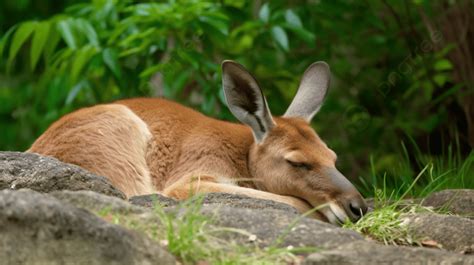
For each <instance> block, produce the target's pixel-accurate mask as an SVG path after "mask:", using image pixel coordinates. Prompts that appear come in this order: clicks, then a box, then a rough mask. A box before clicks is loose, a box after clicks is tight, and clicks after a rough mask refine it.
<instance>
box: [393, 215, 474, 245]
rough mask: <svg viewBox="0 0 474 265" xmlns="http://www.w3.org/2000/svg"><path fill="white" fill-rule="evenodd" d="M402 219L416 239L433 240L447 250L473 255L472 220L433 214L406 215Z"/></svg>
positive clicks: (473, 234) (473, 226) (473, 229)
mask: <svg viewBox="0 0 474 265" xmlns="http://www.w3.org/2000/svg"><path fill="white" fill-rule="evenodd" d="M402 218H404V224H406V225H407V226H408V227H409V231H410V232H411V233H412V234H413V235H414V236H415V237H416V238H419V239H422V240H434V241H435V242H437V243H439V244H440V245H441V246H442V248H444V249H447V250H452V251H456V252H461V253H474V221H473V220H470V219H467V218H463V217H459V216H453V215H441V214H434V213H421V214H407V215H404V216H403V217H402Z"/></svg>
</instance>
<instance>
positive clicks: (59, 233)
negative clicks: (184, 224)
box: [0, 190, 176, 264]
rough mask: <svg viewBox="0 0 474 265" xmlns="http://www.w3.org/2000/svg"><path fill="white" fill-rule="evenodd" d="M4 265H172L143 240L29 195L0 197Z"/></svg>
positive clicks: (23, 192)
mask: <svg viewBox="0 0 474 265" xmlns="http://www.w3.org/2000/svg"><path fill="white" fill-rule="evenodd" d="M0 260H1V261H2V264H175V263H176V261H175V259H174V257H172V256H171V255H170V254H169V253H168V252H166V251H165V250H164V249H162V248H161V247H160V246H159V245H158V244H156V243H155V242H154V241H152V240H150V239H148V238H147V237H145V236H141V235H138V234H137V233H134V232H131V231H129V230H126V229H124V228H122V227H119V226H116V225H112V224H109V223H107V222H105V221H104V220H102V219H100V218H98V217H96V216H95V215H93V214H91V213H90V212H88V211H86V210H83V209H78V208H75V207H73V206H72V205H70V204H68V203H64V202H60V201H59V200H57V199H55V198H54V197H52V196H50V195H47V194H40V193H37V192H34V191H31V190H21V191H11V190H2V191H0Z"/></svg>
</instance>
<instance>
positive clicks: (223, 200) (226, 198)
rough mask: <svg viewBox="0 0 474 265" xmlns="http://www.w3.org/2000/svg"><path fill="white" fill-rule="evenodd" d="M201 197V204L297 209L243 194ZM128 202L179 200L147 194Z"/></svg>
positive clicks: (165, 203) (174, 202)
mask: <svg viewBox="0 0 474 265" xmlns="http://www.w3.org/2000/svg"><path fill="white" fill-rule="evenodd" d="M200 199H202V204H203V205H228V206H232V207H235V208H246V209H275V210H281V211H285V212H287V213H293V214H298V211H297V210H296V209H295V208H293V207H292V206H289V205H287V204H284V203H279V202H275V201H270V200H263V199H256V198H252V197H249V196H245V195H237V194H230V193H219V192H217V193H207V194H204V197H202V198H200ZM129 201H130V203H132V204H134V205H138V206H143V207H147V208H153V207H154V206H155V205H156V204H159V205H160V206H161V207H171V206H176V205H178V204H179V201H177V200H175V199H173V198H169V197H166V196H163V195H161V194H149V195H140V196H134V197H131V198H130V199H129Z"/></svg>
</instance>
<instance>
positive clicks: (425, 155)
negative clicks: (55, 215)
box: [0, 0, 474, 195]
mask: <svg viewBox="0 0 474 265" xmlns="http://www.w3.org/2000/svg"><path fill="white" fill-rule="evenodd" d="M0 35H1V36H2V38H1V41H0V58H1V60H0V102H1V104H0V122H1V130H0V150H25V149H27V148H28V147H29V145H30V144H31V143H32V142H33V141H34V139H35V138H36V137H38V136H39V135H40V134H41V133H42V132H43V131H44V130H46V128H47V127H48V126H49V125H50V124H51V123H52V122H53V121H54V120H56V119H58V118H59V117H60V116H61V115H64V114H65V113H68V112H71V111H73V110H75V109H77V108H80V107H83V106H89V105H93V104H98V103H102V102H111V101H114V100H117V99H120V98H126V97H136V96H163V97H166V98H169V99H173V100H175V101H178V102H182V103H184V104H187V105H190V106H193V107H194V108H195V109H197V110H199V111H201V112H204V113H206V114H208V115H211V116H214V117H218V118H222V119H229V120H235V119H234V118H233V117H232V115H231V114H230V112H229V111H228V110H227V108H226V107H225V102H224V100H223V94H222V90H221V81H220V62H221V61H222V60H224V59H233V60H236V61H239V62H240V63H242V64H244V65H245V66H246V67H247V68H248V69H249V70H250V71H251V72H252V73H253V74H254V75H255V76H256V77H257V79H258V80H259V82H260V84H261V86H262V87H263V89H264V93H265V95H266V96H267V98H268V101H269V105H270V108H271V109H272V112H273V114H274V115H281V114H282V113H283V112H284V111H285V109H286V107H287V106H288V105H289V103H290V101H291V99H292V97H293V95H294V94H295V92H296V88H297V86H298V83H299V79H300V77H301V75H302V73H303V72H304V70H305V68H306V67H307V66H309V65H310V64H311V63H312V62H314V61H318V60H324V61H326V62H328V63H329V65H330V66H331V70H332V74H333V78H332V84H331V90H330V93H329V96H328V98H327V101H326V103H325V105H324V107H323V108H322V110H321V112H320V113H319V114H318V115H317V116H316V118H315V119H314V122H313V123H314V124H313V125H314V127H315V129H316V130H317V131H318V133H319V134H320V136H321V137H322V138H323V139H324V140H325V141H326V142H327V143H328V145H329V146H330V147H331V148H332V149H334V150H335V151H336V152H337V153H338V155H339V161H338V164H339V165H338V166H339V167H340V168H341V170H342V171H343V172H345V173H346V175H347V176H348V177H349V178H351V179H352V180H356V181H357V182H358V183H359V186H360V187H361V189H362V190H363V192H364V193H366V194H370V193H372V192H373V189H372V186H373V185H376V186H377V187H389V188H387V189H388V190H391V191H393V192H395V193H400V192H404V190H406V189H407V187H408V186H410V185H411V184H413V182H414V181H415V179H416V177H417V176H420V178H418V179H417V183H416V185H415V188H414V189H413V193H415V194H418V195H419V194H422V193H424V192H428V191H432V190H436V189H440V188H444V187H470V188H474V181H473V179H474V154H473V152H472V148H473V147H474V93H473V91H474V88H473V83H474V52H473V51H474V4H473V1H471V0H440V1H429V0H403V1H399V0H392V1H389V0H365V1H356V0H347V1H342V0H341V1H339V0H338V1H334V0H306V1H269V2H266V1H248V0H221V1H196V0H186V1H184V0H182V1H180V0H176V1H172V0H170V1H131V0H92V1H72V0H65V1H48V0H35V1H33V0H3V1H2V2H1V3H0ZM420 172H421V173H420ZM419 173H420V175H419Z"/></svg>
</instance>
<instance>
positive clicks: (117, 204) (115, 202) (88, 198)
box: [49, 190, 145, 214]
mask: <svg viewBox="0 0 474 265" xmlns="http://www.w3.org/2000/svg"><path fill="white" fill-rule="evenodd" d="M49 194H50V195H52V196H53V197H55V198H56V199H58V200H60V201H63V202H67V203H69V204H72V205H74V206H75V207H78V208H83V209H86V210H89V211H93V212H100V211H110V212H113V213H120V214H129V213H136V214H139V213H143V212H144V211H145V209H144V208H142V207H138V206H135V205H132V204H130V203H128V202H127V201H125V200H122V199H119V198H117V197H112V196H107V195H104V194H100V193H97V192H93V191H89V190H80V191H69V190H62V191H53V192H51V193H49Z"/></svg>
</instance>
